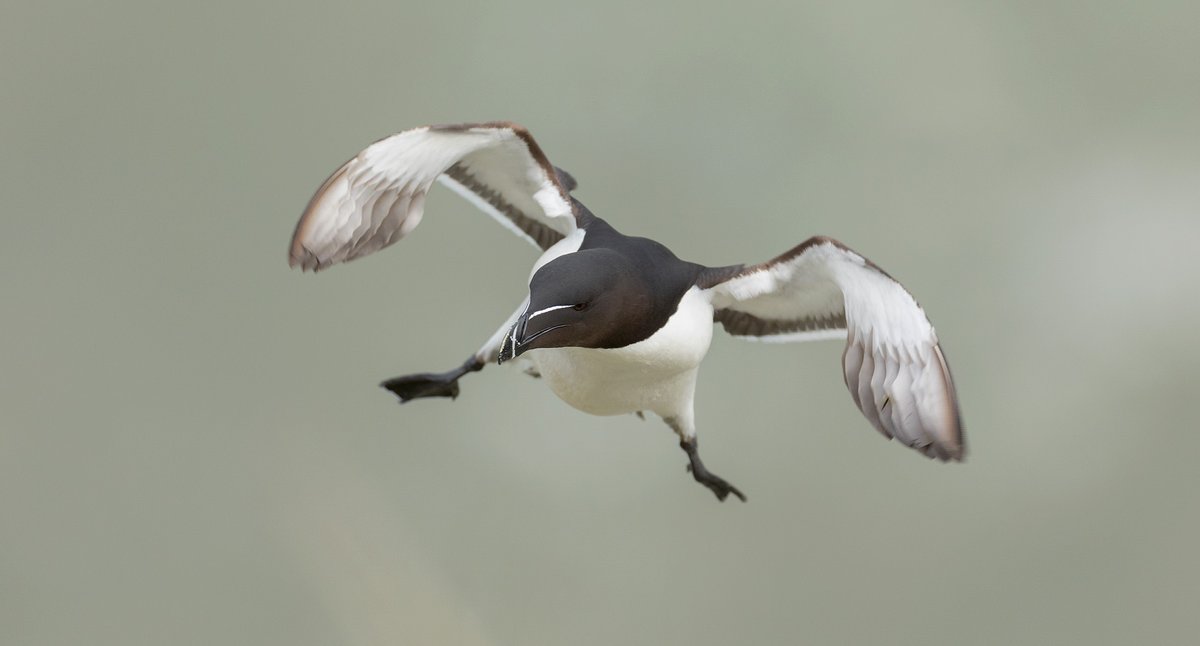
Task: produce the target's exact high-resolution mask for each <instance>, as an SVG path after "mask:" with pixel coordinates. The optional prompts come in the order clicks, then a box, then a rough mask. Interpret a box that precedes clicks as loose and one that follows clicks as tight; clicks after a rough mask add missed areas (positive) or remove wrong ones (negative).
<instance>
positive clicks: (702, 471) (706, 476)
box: [679, 438, 746, 502]
mask: <svg viewBox="0 0 1200 646" xmlns="http://www.w3.org/2000/svg"><path fill="white" fill-rule="evenodd" d="M679 446H680V448H682V449H683V450H684V451H686V452H687V456H688V461H689V464H688V467H687V469H688V471H691V472H692V477H693V478H695V479H696V482H699V483H700V484H702V485H704V486H705V487H708V488H709V490H710V491H712V492H713V494H715V495H716V496H717V500H720V501H721V502H725V498H727V497H728V496H729V494H733V495H735V496H737V497H738V498H739V499H741V501H742V502H746V495H745V494H743V493H742V492H741V491H739V490H738V488H737V487H735V486H733V485H731V484H729V482H727V481H726V480H725V479H724V478H722V477H721V476H718V475H717V474H715V473H713V472H711V471H709V470H708V469H707V468H705V466H704V463H703V462H701V461H700V452H699V450H698V449H697V447H696V439H695V438H692V439H691V440H680V442H679Z"/></svg>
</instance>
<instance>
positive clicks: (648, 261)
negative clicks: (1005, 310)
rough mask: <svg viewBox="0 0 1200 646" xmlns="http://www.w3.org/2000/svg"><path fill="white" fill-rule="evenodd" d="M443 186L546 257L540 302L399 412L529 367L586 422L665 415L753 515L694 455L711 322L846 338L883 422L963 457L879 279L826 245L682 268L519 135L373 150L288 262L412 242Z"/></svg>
mask: <svg viewBox="0 0 1200 646" xmlns="http://www.w3.org/2000/svg"><path fill="white" fill-rule="evenodd" d="M434 180H437V181H440V182H441V183H442V184H443V185H445V186H447V187H449V188H450V189H451V190H453V191H454V192H456V193H458V194H459V195H461V196H463V197H464V198H466V199H467V200H468V201H470V202H471V203H472V204H474V205H475V206H477V207H479V209H480V210H482V211H483V212H484V213H487V214H488V215H490V216H492V217H493V218H495V220H496V221H498V222H499V223H500V224H502V225H504V226H505V227H507V228H509V229H510V230H512V231H513V232H514V233H516V234H517V235H518V236H520V237H522V238H524V239H526V240H527V241H529V242H530V243H532V244H533V245H534V246H536V247H537V248H538V249H539V250H541V257H539V258H538V260H537V262H536V263H534V266H533V270H532V272H531V273H530V278H529V295H528V296H527V297H526V298H525V299H524V301H522V302H521V304H520V305H518V306H517V308H516V310H515V311H514V312H513V313H512V315H511V316H509V317H508V319H507V320H505V321H504V323H503V324H502V325H501V326H500V327H499V329H497V330H496V332H495V334H493V335H492V336H491V338H489V339H488V340H487V341H486V342H485V343H484V344H483V347H481V348H480V349H479V351H478V352H475V353H474V354H472V355H471V356H470V357H469V358H468V359H467V360H466V362H464V363H463V364H462V365H461V366H459V367H458V368H455V369H454V370H450V371H447V372H442V373H422V374H414V375H407V376H403V377H396V378H394V379H389V380H387V381H385V382H383V384H382V386H383V387H384V388H386V389H388V390H390V391H392V392H393V393H395V394H396V395H397V396H398V397H399V399H400V401H401V402H407V401H410V400H413V399H418V398H421V397H451V398H454V397H456V396H457V395H458V393H459V387H458V380H459V379H460V378H462V377H463V375H465V374H467V373H469V372H473V371H477V370H480V369H482V368H483V366H484V365H486V364H487V363H489V362H491V361H496V362H497V363H505V362H507V361H509V360H512V359H515V358H517V357H522V358H523V361H524V360H528V361H529V362H530V363H531V364H532V366H531V367H530V370H529V371H530V372H531V373H532V374H536V375H540V376H541V377H542V378H544V379H545V381H546V383H547V384H548V385H549V386H550V389H551V390H553V391H554V393H555V394H556V395H558V396H559V398H561V399H562V400H563V401H565V402H567V403H568V404H570V405H571V406H574V407H575V408H578V409H579V410H581V411H584V412H587V413H591V414H593V415H616V414H620V413H638V414H641V413H642V412H643V411H650V412H652V413H654V414H656V415H658V416H659V417H661V418H662V419H663V421H665V422H666V423H667V424H668V425H669V426H670V427H671V429H672V430H674V431H675V433H677V434H678V435H679V445H680V446H681V447H682V448H683V450H684V451H685V452H686V453H687V456H688V460H689V463H690V464H689V470H690V471H691V473H692V476H693V477H694V478H695V479H696V481H697V482H699V483H701V484H703V485H704V486H706V487H708V488H709V489H710V490H712V492H713V493H714V494H716V496H717V498H718V499H720V500H724V499H725V498H726V497H727V496H728V495H729V494H730V493H732V494H734V495H736V496H737V497H738V498H741V499H742V500H745V499H746V497H745V496H744V495H742V492H741V491H739V490H738V489H737V488H736V487H734V486H733V485H731V484H729V483H728V482H727V481H725V480H724V479H723V478H720V477H718V476H717V475H715V474H713V473H712V472H711V471H709V470H708V469H707V468H705V466H704V463H703V462H701V460H700V454H699V452H698V450H697V440H696V423H695V417H694V414H693V400H694V397H695V389H696V373H697V370H698V368H699V366H700V361H701V360H702V359H703V358H704V355H705V353H706V352H707V351H708V347H709V343H710V341H711V340H712V331H713V324H714V322H715V323H720V324H721V326H722V327H723V328H724V329H725V331H726V332H728V333H730V334H732V335H734V336H735V337H738V338H743V339H753V340H760V341H784V342H786V341H809V340H816V339H846V349H845V352H844V353H843V354H842V371H843V375H844V377H845V382H846V386H847V387H848V388H849V390H850V396H851V397H852V398H853V399H854V403H855V405H857V406H858V408H859V409H860V410H861V411H862V413H863V415H865V416H866V418H867V419H868V420H870V422H871V424H872V425H873V426H874V427H875V428H876V429H877V430H878V431H879V432H880V433H883V434H884V435H885V436H887V437H888V438H895V439H897V440H899V441H900V442H901V443H903V444H905V445H907V446H910V447H912V448H914V449H916V450H918V451H920V452H921V453H923V454H925V455H926V456H929V457H931V458H934V457H936V458H939V459H941V460H944V461H945V460H961V459H962V457H963V454H964V448H965V445H964V442H963V427H962V422H961V419H960V416H959V411H958V401H957V397H956V395H955V391H954V382H953V380H952V379H951V377H950V370H949V368H948V367H947V365H946V359H945V357H944V356H943V354H942V351H941V348H940V347H939V345H938V338H937V335H936V334H935V333H934V330H933V326H932V325H931V324H930V322H929V319H928V318H927V317H926V315H925V312H924V310H922V309H921V307H920V305H918V304H917V302H916V301H915V300H913V297H912V295H910V294H909V293H908V291H907V290H905V289H904V287H902V286H901V285H900V283H898V282H896V280H895V279H893V278H892V277H891V276H889V275H888V274H887V273H886V272H884V271H883V270H882V269H880V268H879V267H878V266H877V265H875V264H874V263H872V262H871V261H869V260H867V259H866V258H865V257H863V256H862V255H860V254H858V253H856V252H855V251H853V250H851V249H850V248H849V247H847V246H846V245H844V244H842V243H840V242H838V241H837V240H834V239H832V238H827V237H823V236H817V237H813V238H809V239H808V240H805V241H804V242H802V243H800V244H799V245H797V246H795V247H793V248H792V249H790V250H789V251H787V252H785V253H783V254H782V255H780V256H778V257H776V258H773V259H771V260H768V261H767V262H764V263H759V264H755V265H734V266H726V267H708V266H705V265H699V264H696V263H692V262H687V261H685V260H680V259H679V258H677V257H676V256H675V255H674V254H673V253H671V251H670V250H669V249H667V248H666V247H665V246H663V245H662V244H660V243H658V242H655V241H653V240H648V239H646V238H637V237H630V236H626V235H624V234H621V233H620V232H618V231H617V230H616V229H614V228H613V227H612V226H610V225H609V224H608V223H607V222H605V221H604V220H602V219H600V218H598V217H596V216H595V215H593V214H592V213H591V211H589V210H588V209H587V207H585V206H584V205H583V204H581V203H580V202H579V200H577V199H575V198H574V197H573V196H572V195H571V192H572V191H573V190H574V189H575V180H574V179H573V178H572V177H571V176H570V175H569V174H567V173H565V172H563V171H562V170H559V169H557V168H555V167H554V166H552V165H551V164H550V161H549V160H548V159H547V157H546V155H545V153H543V152H542V149H541V148H540V147H539V146H538V144H537V143H536V142H535V141H534V140H533V137H532V136H530V134H529V132H528V131H527V130H525V129H524V128H522V127H521V126H519V125H517V124H514V123H508V122H492V123H476V124H460V125H442V126H425V127H421V128H413V129H411V130H405V131H403V132H401V133H399V134H395V135H392V136H390V137H387V138H386V139H382V140H380V141H377V142H375V143H374V144H372V145H370V146H368V147H367V148H366V149H364V150H363V151H362V152H360V153H358V154H357V155H355V156H354V158H353V159H351V160H350V161H348V162H346V163H345V164H344V165H342V167H341V168H339V169H338V170H337V171H336V172H334V173H333V175H331V176H330V177H329V179H327V180H325V183H324V184H322V185H321V187H320V188H319V189H317V192H316V194H314V195H313V197H312V200H310V201H309V203H308V207H307V208H306V209H305V210H304V214H303V215H302V216H301V217H300V221H299V223H298V224H297V225H296V230H295V233H294V234H293V236H292V242H291V248H290V254H289V262H290V264H291V265H292V266H296V265H299V266H300V267H301V268H303V269H304V270H310V269H311V270H313V271H319V270H321V269H325V268H326V267H329V266H331V265H334V264H337V263H340V262H347V261H350V260H354V259H355V258H360V257H362V256H365V255H368V254H370V253H373V252H375V251H378V250H380V249H382V248H384V247H386V246H388V245H390V244H392V243H394V242H396V241H398V240H400V239H401V238H403V237H404V236H405V235H407V234H408V233H409V232H410V231H412V230H413V229H414V228H416V226H417V224H418V223H419V222H420V221H421V216H422V214H423V210H424V204H425V195H426V193H427V192H428V191H429V188H430V186H431V185H432V184H433V182H434Z"/></svg>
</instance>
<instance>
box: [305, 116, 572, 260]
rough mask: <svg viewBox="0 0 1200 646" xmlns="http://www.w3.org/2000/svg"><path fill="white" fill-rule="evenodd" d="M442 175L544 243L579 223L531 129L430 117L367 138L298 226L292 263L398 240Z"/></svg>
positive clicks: (345, 255) (358, 253) (353, 254)
mask: <svg viewBox="0 0 1200 646" xmlns="http://www.w3.org/2000/svg"><path fill="white" fill-rule="evenodd" d="M439 178H441V179H442V181H443V183H445V184H446V185H448V186H450V187H451V188H452V189H454V190H455V192H457V193H459V194H460V195H463V196H464V197H467V199H469V200H470V201H471V202H472V203H473V204H475V205H476V206H478V207H479V208H480V209H482V210H483V211H484V212H485V213H487V214H488V215H491V216H492V217H493V218H495V219H496V220H497V221H499V222H500V223H502V224H504V225H505V226H507V227H508V228H509V229H511V230H513V231H514V232H515V233H517V234H518V235H520V236H521V237H523V238H525V239H526V240H529V241H530V242H532V243H533V244H535V245H537V246H539V247H540V248H542V249H546V248H548V247H550V246H551V245H553V244H554V243H555V242H557V241H558V240H559V239H561V238H562V237H563V236H565V235H566V234H568V233H570V232H572V231H574V230H575V228H576V224H575V219H574V213H573V208H572V203H571V200H570V198H569V197H568V195H567V191H566V189H565V188H564V187H563V186H562V184H561V183H560V181H559V178H558V175H557V173H556V172H555V170H554V168H553V166H551V165H550V163H549V161H548V160H547V159H546V157H545V155H544V154H543V153H542V152H541V149H540V148H538V146H537V143H536V142H534V141H533V138H532V137H531V136H530V135H529V133H528V132H527V131H526V130H525V129H524V128H521V127H520V126H517V125H515V124H510V123H491V124H474V125H472V124H468V125H462V126H425V127H421V128H414V129H412V130H406V131H404V132H401V133H399V134H396V135H392V136H391V137H388V138H386V139H383V140H381V141H378V142H376V143H374V144H372V145H370V146H368V147H367V148H365V149H364V150H363V151H362V152H360V153H359V154H358V155H356V156H355V157H354V158H353V159H351V160H350V161H348V162H346V163H345V164H344V165H343V166H342V167H341V168H339V169H338V170H337V171H336V172H334V173H333V175H331V176H330V177H329V179H327V180H326V181H325V183H324V184H323V185H322V186H321V188H319V189H318V190H317V192H316V194H315V195H314V196H313V198H312V200H311V201H310V202H309V204H308V208H306V209H305V211H304V214H303V215H302V216H301V218H300V221H299V223H298V224H297V225H296V232H295V234H294V235H293V237H292V245H291V251H290V263H291V264H292V265H293V266H295V265H300V266H301V267H302V268H304V269H306V270H308V269H312V270H319V269H323V268H325V267H327V266H329V265H332V264H336V263H339V262H346V261H349V260H353V259H355V258H360V257H362V256H365V255H368V254H371V253H374V252H375V251H378V250H380V249H382V248H384V247H387V246H388V245H391V244H394V243H395V242H396V241H398V240H400V239H401V238H403V237H404V236H406V235H408V234H409V233H410V232H411V231H412V230H413V229H415V228H416V226H417V225H418V224H419V223H420V221H421V217H422V215H423V214H424V207H425V195H426V193H427V192H428V191H429V188H430V186H431V185H432V184H433V182H434V180H436V179H439Z"/></svg>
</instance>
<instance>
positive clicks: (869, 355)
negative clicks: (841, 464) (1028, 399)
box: [701, 236, 965, 460]
mask: <svg viewBox="0 0 1200 646" xmlns="http://www.w3.org/2000/svg"><path fill="white" fill-rule="evenodd" d="M701 283H702V284H701V287H705V288H707V289H708V290H709V291H710V295H711V298H712V303H713V307H714V308H715V309H714V314H713V317H714V319H715V320H716V322H718V323H720V324H721V325H722V326H723V327H724V328H725V330H726V331H727V332H729V333H730V334H732V335H734V336H737V337H740V338H748V339H755V340H760V341H809V340H817V339H833V338H844V339H846V351H845V352H844V353H843V354H842V371H843V375H844V376H845V380H846V387H847V388H848V389H849V390H850V396H851V397H852V398H853V399H854V403H855V405H857V406H858V408H859V410H861V411H862V413H863V415H865V416H866V418H867V419H868V420H870V421H871V424H872V425H873V426H874V427H875V428H876V429H878V430H879V432H880V433H883V434H884V435H885V436H887V437H889V438H892V437H894V438H896V439H897V440H899V441H900V442H903V443H904V444H906V445H908V446H911V447H912V448H914V449H916V450H918V451H920V452H922V453H924V454H925V455H927V456H929V457H937V458H940V459H942V460H961V459H962V457H963V454H964V452H965V444H964V442H963V432H962V422H961V420H960V418H959V412H958V398H957V396H956V395H955V391H954V381H953V379H951V377H950V369H949V367H948V366H947V365H946V358H945V356H943V355H942V349H941V347H940V346H939V345H938V338H937V334H936V333H935V332H934V330H933V325H931V324H930V323H929V319H928V318H927V317H926V316H925V311H924V310H922V309H921V306H920V305H918V304H917V302H916V301H915V300H913V297H912V295H911V294H909V293H908V290H906V289H904V287H903V286H902V285H901V284H900V283H898V282H896V280H895V279H893V278H892V277H891V276H889V275H888V274H887V273H886V272H884V271H883V270H882V269H880V268H879V267H878V266H876V265H875V264H874V263H872V262H871V261H869V260H867V259H866V258H864V257H862V256H861V255H859V254H857V253H855V252H854V251H853V250H851V249H850V248H849V247H847V246H845V245H843V244H842V243H840V242H838V241H836V240H834V239H832V238H826V237H821V236H818V237H814V238H810V239H809V240H807V241H805V242H803V243H802V244H800V245H798V246H796V247H794V248H793V249H792V250H791V251H788V252H787V253H785V254H783V255H781V256H779V257H777V258H774V259H772V260H768V261H767V262H764V263H760V264H757V265H751V266H749V267H740V266H738V267H725V268H720V269H709V270H707V273H706V276H705V277H704V278H702V280H701Z"/></svg>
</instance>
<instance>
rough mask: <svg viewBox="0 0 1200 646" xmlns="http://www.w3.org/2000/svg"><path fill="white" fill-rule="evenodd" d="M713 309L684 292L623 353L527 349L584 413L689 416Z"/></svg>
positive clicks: (552, 385)
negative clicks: (658, 323) (663, 319)
mask: <svg viewBox="0 0 1200 646" xmlns="http://www.w3.org/2000/svg"><path fill="white" fill-rule="evenodd" d="M712 329H713V308H712V304H711V303H710V302H709V301H708V299H707V298H706V297H705V296H704V295H703V294H702V293H701V292H700V290H699V289H698V288H694V287H693V288H692V289H691V290H689V291H688V292H687V293H686V294H685V295H684V297H683V299H682V300H681V301H680V303H679V307H678V309H676V311H675V313H674V314H673V315H671V318H670V319H668V321H667V324H666V325H664V326H663V327H662V328H661V329H660V330H658V331H657V332H655V333H654V334H653V335H651V336H650V337H649V338H647V339H644V340H642V341H639V342H637V343H635V344H633V345H630V346H626V347H624V348H614V349H594V348H541V349H537V350H530V351H529V353H528V354H527V356H528V357H529V358H530V359H531V360H532V361H533V363H534V365H535V366H536V367H537V369H538V372H540V373H541V375H542V377H543V378H544V379H545V380H546V383H547V385H549V386H550V389H551V390H553V391H554V394H556V395H558V396H559V398H560V399H562V400H563V401H565V402H567V403H568V404H570V405H571V406H574V407H575V408H578V409H579V410H581V411H584V412H585V413H591V414H593V415H617V414H621V413H632V412H635V411H642V410H648V411H651V412H653V413H655V414H658V415H660V416H663V417H673V416H677V415H679V414H681V413H683V412H685V409H686V411H688V412H690V409H691V404H692V396H693V394H694V392H695V386H696V371H697V368H698V367H699V366H700V361H701V360H702V359H704V355H705V354H706V353H707V352H708V346H709V344H710V343H711V342H712Z"/></svg>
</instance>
